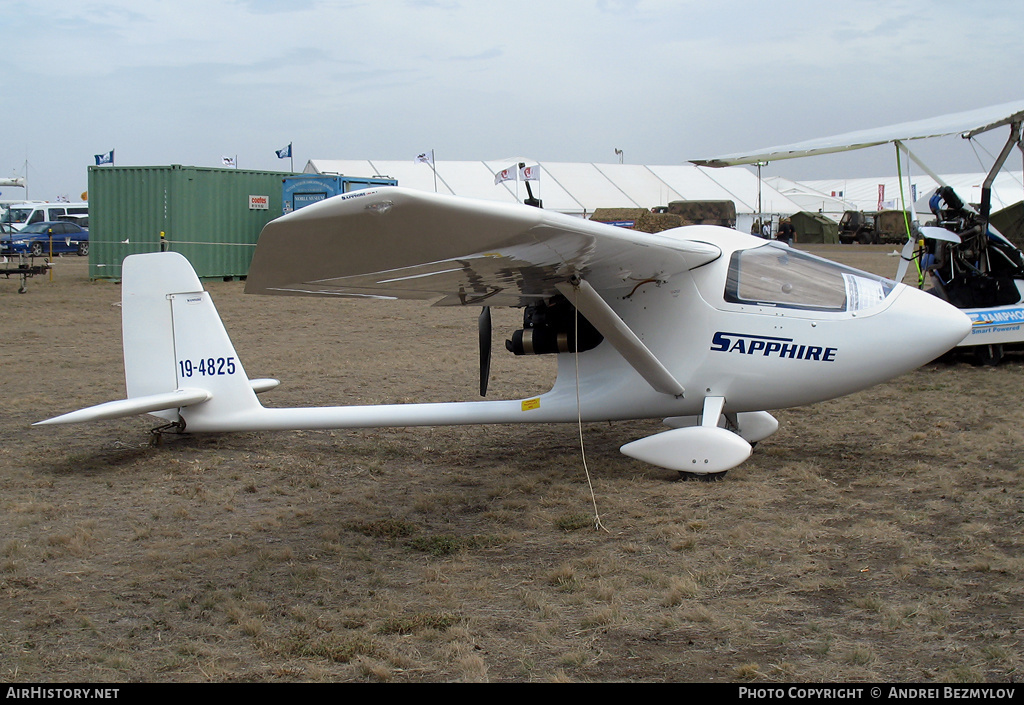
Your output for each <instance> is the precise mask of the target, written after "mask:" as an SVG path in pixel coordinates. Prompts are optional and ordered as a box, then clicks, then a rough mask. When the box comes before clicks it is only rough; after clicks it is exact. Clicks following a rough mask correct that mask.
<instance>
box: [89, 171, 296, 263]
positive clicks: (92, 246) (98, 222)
mask: <svg viewBox="0 0 1024 705" xmlns="http://www.w3.org/2000/svg"><path fill="white" fill-rule="evenodd" d="M290 173H291V172H274V171H250V170H247V169H214V168H208V167H196V166H181V165H180V164H172V165H171V166H115V167H109V166H93V167H89V276H90V277H92V278H93V279H120V278H121V262H122V261H124V258H125V257H127V256H128V255H132V254H136V253H139V252H160V251H161V250H171V251H174V252H180V253H181V254H183V255H185V257H187V258H188V260H189V261H190V262H191V263H192V266H193V267H195V270H196V273H197V274H199V276H200V277H203V278H213V277H218V278H229V277H245V276H246V275H247V274H248V273H249V263H250V261H251V260H252V255H253V251H254V250H255V248H256V241H257V240H258V239H259V235H260V231H261V230H263V226H264V225H266V224H267V223H269V222H270V221H271V220H273V219H274V218H275V217H278V216H280V214H281V180H282V179H283V178H284V177H285V176H288V175H290Z"/></svg>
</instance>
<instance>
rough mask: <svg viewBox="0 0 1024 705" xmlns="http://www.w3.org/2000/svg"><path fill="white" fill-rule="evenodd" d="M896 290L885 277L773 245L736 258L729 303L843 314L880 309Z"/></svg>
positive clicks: (727, 290) (727, 294) (731, 267)
mask: <svg viewBox="0 0 1024 705" xmlns="http://www.w3.org/2000/svg"><path fill="white" fill-rule="evenodd" d="M894 287H895V282H892V281H890V280H888V279H885V278H884V277H879V276H876V275H874V274H868V273H867V272H862V271H860V270H857V269H853V268H852V267H845V266H843V265H840V264H836V263H835V262H830V261H828V260H825V259H822V258H820V257H815V256H814V255H810V254H807V253H805V252H800V251H798V250H794V249H792V248H789V247H786V246H784V245H779V244H776V243H768V244H765V245H763V246H761V247H755V248H751V249H747V250H738V251H736V252H734V253H733V255H732V260H731V261H730V263H729V277H728V279H727V281H726V285H725V300H726V301H727V302H729V303H738V304H754V305H757V306H777V307H782V308H791V309H803V310H807V311H828V312H837V313H838V312H843V311H859V310H862V309H866V308H870V307H872V306H876V305H878V304H880V303H881V302H882V301H883V300H884V299H885V297H886V296H887V295H888V294H889V292H890V291H892V290H893V288H894Z"/></svg>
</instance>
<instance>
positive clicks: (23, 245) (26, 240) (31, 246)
mask: <svg viewBox="0 0 1024 705" xmlns="http://www.w3.org/2000/svg"><path fill="white" fill-rule="evenodd" d="M0 250H2V253H3V254H19V253H27V254H30V255H32V256H33V257H44V256H47V255H49V254H50V253H53V254H55V255H57V254H67V253H71V252H74V253H75V254H77V255H79V256H81V257H84V256H85V255H87V254H89V231H88V230H85V229H83V228H81V227H79V226H78V225H77V224H75V223H68V222H64V221H50V222H43V223H33V224H31V225H27V226H25V227H24V228H23V229H22V230H21V231H20V232H16V233H11V234H9V235H4V236H3V240H2V244H0Z"/></svg>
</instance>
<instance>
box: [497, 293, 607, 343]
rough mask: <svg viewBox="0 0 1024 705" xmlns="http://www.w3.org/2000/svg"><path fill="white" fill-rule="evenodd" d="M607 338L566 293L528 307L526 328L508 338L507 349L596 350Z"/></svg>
mask: <svg viewBox="0 0 1024 705" xmlns="http://www.w3.org/2000/svg"><path fill="white" fill-rule="evenodd" d="M602 340H604V336H602V335H601V334H600V333H599V332H598V331H597V329H596V328H594V326H593V325H592V324H591V323H590V321H588V320H587V319H586V318H584V317H583V316H582V315H581V314H579V313H577V311H576V309H575V307H573V305H572V304H571V303H569V300H568V299H566V298H565V297H564V296H556V297H554V298H553V299H551V300H550V301H549V302H547V303H539V304H535V305H533V306H527V307H526V310H525V311H524V312H523V327H522V329H520V330H517V331H516V332H515V333H513V334H512V339H511V340H506V341H505V348H506V349H508V351H509V352H511V353H513V354H515V355H546V354H548V353H571V352H585V351H587V350H592V349H593V348H595V347H597V345H598V344H599V343H600V342H601V341H602Z"/></svg>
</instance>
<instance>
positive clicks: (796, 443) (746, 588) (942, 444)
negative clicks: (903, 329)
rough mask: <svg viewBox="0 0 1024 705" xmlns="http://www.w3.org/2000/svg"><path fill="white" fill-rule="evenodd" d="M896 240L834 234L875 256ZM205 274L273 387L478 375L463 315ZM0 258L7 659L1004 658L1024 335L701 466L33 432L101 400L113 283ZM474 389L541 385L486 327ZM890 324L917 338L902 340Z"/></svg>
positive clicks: (638, 672) (707, 669) (570, 434)
mask: <svg viewBox="0 0 1024 705" xmlns="http://www.w3.org/2000/svg"><path fill="white" fill-rule="evenodd" d="M891 249H892V248H891V247H888V248H886V247H884V246H883V247H877V248H871V247H863V246H856V245H854V246H846V247H834V248H823V247H819V248H818V250H817V251H824V252H825V254H826V256H831V257H833V258H834V259H837V260H840V261H846V262H848V263H851V264H854V265H855V266H859V267H861V268H864V269H870V270H873V271H878V272H880V273H883V274H890V275H891V274H892V273H893V272H894V271H895V267H896V262H895V259H894V258H892V257H887V256H886V253H887V252H888V251H891ZM242 286H243V285H242V284H241V283H239V282H220V281H215V282H210V283H209V284H208V288H209V289H210V290H211V291H212V292H213V295H214V300H215V301H216V303H217V305H218V308H219V309H220V311H221V314H222V316H223V318H224V321H225V324H226V326H227V328H228V331H229V332H230V333H231V335H232V338H233V340H234V342H235V345H236V348H237V350H238V353H239V355H240V356H241V359H242V360H243V362H244V364H245V366H246V370H247V372H248V373H249V375H250V376H252V377H263V376H272V377H278V378H279V379H281V380H282V386H281V387H280V388H279V389H277V390H275V391H273V392H270V393H268V394H266V395H264V403H266V404H268V405H282V406H284V405H297V404H302V405H320V404H345V403H374V402H412V401H422V400H428V401H450V400H459V399H473V398H474V397H475V385H476V375H477V370H476V362H475V359H476V351H475V338H476V332H475V325H476V324H475V319H476V315H477V310H475V309H473V310H464V311H459V310H451V309H444V310H439V309H434V308H430V307H428V306H424V305H422V304H417V303H405V302H400V303H383V302H360V301H323V300H316V299H300V298H272V297H271V298H267V297H253V296H243V294H242ZM16 292H17V283H16V282H15V281H13V280H11V281H5V280H3V279H0V336H2V342H0V370H2V382H0V385H2V386H0V389H2V390H3V391H2V401H0V679H2V680H4V681H8V682H17V681H29V682H31V681H35V682H38V681H47V682H70V681H77V682H129V681H146V682H160V681H163V682H171V681H286V682H287V681H394V682H404V681H648V682H651V681H702V682H704V681H726V682H743V683H778V682H816V681H839V682H854V681H888V682H899V681H903V682H907V681H911V682H920V681H934V682H977V681H996V682H998V681H1003V682H1005V681H1011V680H1019V679H1020V678H1021V677H1022V673H1024V670H1022V669H1024V654H1022V648H1021V641H1022V638H1024V582H1022V577H1024V550H1022V549H1024V546H1022V539H1021V535H1022V528H1024V452H1022V449H1024V425H1022V423H1021V417H1022V411H1024V409H1022V407H1024V403H1022V400H1024V360H1022V358H1021V357H1020V356H1019V355H1018V356H1015V355H1008V356H1007V359H1006V361H1004V363H1003V364H1002V365H1000V366H999V367H994V368H993V367H976V366H973V365H971V364H970V363H969V362H965V361H954V362H936V363H933V364H931V365H928V366H926V367H924V368H922V369H920V370H918V371H915V372H913V373H911V374H908V375H906V376H904V377H902V378H899V379H896V380H894V381H892V382H890V383H887V384H884V385H881V386H878V387H876V388H874V389H871V390H868V391H865V392H862V393H859V394H856V395H853V396H850V397H847V398H844V399H839V400H835V401H831V402H826V403H821V404H817V405H815V406H811V407H804V408H798V409H790V410H783V411H780V412H778V414H777V416H778V418H779V420H780V422H781V428H780V430H779V432H778V433H777V434H776V435H774V436H772V437H771V438H769V439H767V440H766V441H764V442H762V443H761V444H759V445H758V447H757V449H756V450H755V452H754V455H753V456H752V457H751V458H750V460H748V461H747V462H746V463H744V464H743V465H741V466H740V467H738V468H736V469H734V470H732V471H730V472H729V474H728V477H727V478H726V479H725V480H724V481H723V482H718V483H699V482H682V481H679V480H678V479H677V477H676V474H675V473H672V472H668V471H664V470H660V469H658V468H654V467H651V466H648V465H644V464H641V463H638V462H636V461H633V460H631V459H629V458H627V457H625V456H623V455H621V454H620V453H619V452H618V446H619V445H621V444H622V443H625V442H628V441H630V440H634V439H636V438H639V437H641V436H643V435H647V434H650V433H653V432H656V431H658V430H661V429H662V428H663V427H661V425H660V423H659V422H657V421H638V422H622V423H613V424H590V425H586V426H585V427H584V436H585V443H586V449H587V459H588V463H589V467H590V473H591V476H592V479H593V486H594V490H595V496H596V506H597V509H598V511H599V512H600V517H601V522H602V525H603V527H602V528H600V529H595V520H594V503H593V501H592V499H591V495H590V490H589V488H588V483H587V479H586V477H585V475H584V471H583V467H582V463H581V460H580V452H579V439H578V433H577V428H576V427H575V426H573V425H548V426H491V427H465V428H435V429H409V430H405V429H395V430H366V431H315V432H312V431H310V432H286V433H243V434H236V435H213V436H190V435H183V436H173V435H170V436H164V437H163V438H162V442H161V443H159V444H151V442H150V437H149V436H150V434H149V429H150V428H151V427H152V426H154V425H155V423H153V421H152V420H151V419H150V418H147V417H136V418H131V419H123V420H117V421H108V422H102V423H97V424H93V425H83V426H65V427H49V428H38V427H37V428H33V427H31V425H30V424H31V423H32V422H34V421H38V420H40V419H43V418H46V417H49V416H52V415H55V414H57V413H62V412H65V411H70V410H72V409H76V408H79V407H82V406H86V405H89V404H94V403H99V402H101V401H106V400H109V399H117V398H121V397H122V396H123V384H124V382H123V377H122V374H123V372H122V363H121V352H120V316H119V314H120V309H119V307H118V305H117V304H118V301H119V296H120V288H119V286H118V285H116V284H113V283H110V282H100V281H97V282H93V281H89V280H88V278H87V269H86V266H85V262H84V261H83V260H81V259H79V258H75V257H67V258H63V259H60V260H59V261H57V262H56V264H55V268H54V276H53V280H52V281H48V278H47V277H38V278H36V279H32V280H30V281H29V284H28V293H27V294H24V295H20V294H18V293H16ZM519 316H520V313H519V312H518V311H504V312H497V316H496V319H495V331H496V334H495V339H496V351H495V359H494V369H493V374H492V382H491V392H490V394H489V397H491V398H500V397H503V396H521V395H528V394H531V393H534V392H540V391H544V390H546V389H547V388H548V386H549V385H550V383H551V382H552V380H553V372H554V368H553V361H552V360H550V359H548V358H538V359H531V360H523V359H513V358H512V356H511V355H508V354H506V353H505V352H504V351H503V350H501V351H500V352H499V349H500V347H501V344H500V338H499V336H500V335H505V334H507V333H509V332H511V330H512V329H513V328H514V327H518V324H519V322H520V318H519ZM904 344H906V345H913V344H914V341H913V340H906V341H905V343H904Z"/></svg>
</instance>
